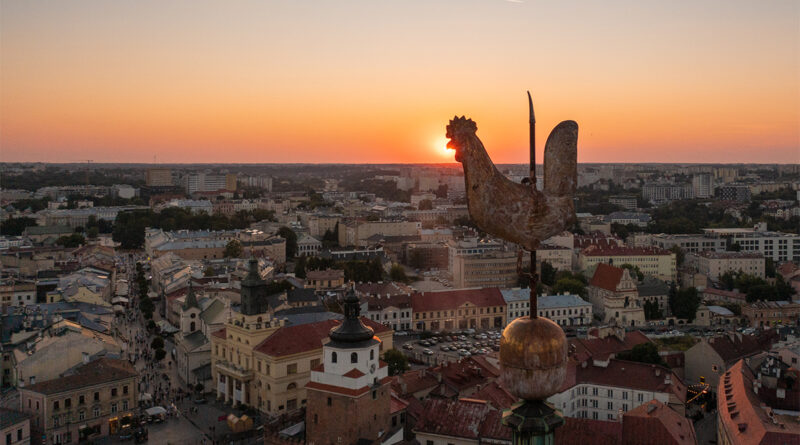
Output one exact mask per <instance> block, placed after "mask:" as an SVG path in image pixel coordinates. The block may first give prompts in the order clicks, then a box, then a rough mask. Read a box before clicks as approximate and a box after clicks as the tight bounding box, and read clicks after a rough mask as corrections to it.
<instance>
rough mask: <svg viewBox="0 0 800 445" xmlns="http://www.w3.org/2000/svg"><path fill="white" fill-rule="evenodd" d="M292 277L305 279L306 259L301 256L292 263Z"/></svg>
mask: <svg viewBox="0 0 800 445" xmlns="http://www.w3.org/2000/svg"><path fill="white" fill-rule="evenodd" d="M294 276H296V277H297V278H305V277H306V257H304V256H301V257H299V258H298V259H297V260H295V262H294Z"/></svg>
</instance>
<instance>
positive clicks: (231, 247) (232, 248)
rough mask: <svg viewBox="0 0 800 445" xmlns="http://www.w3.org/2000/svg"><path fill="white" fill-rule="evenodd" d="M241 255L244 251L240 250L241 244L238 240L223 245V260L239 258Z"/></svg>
mask: <svg viewBox="0 0 800 445" xmlns="http://www.w3.org/2000/svg"><path fill="white" fill-rule="evenodd" d="M242 253H244V249H243V248H242V242H241V241H239V240H238V239H234V240H230V241H228V244H226V245H225V251H224V255H225V258H241V256H242Z"/></svg>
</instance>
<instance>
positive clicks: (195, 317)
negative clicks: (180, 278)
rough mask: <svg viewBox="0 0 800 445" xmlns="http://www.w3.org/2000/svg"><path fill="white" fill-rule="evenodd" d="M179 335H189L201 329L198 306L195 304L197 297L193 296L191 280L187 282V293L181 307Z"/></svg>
mask: <svg viewBox="0 0 800 445" xmlns="http://www.w3.org/2000/svg"><path fill="white" fill-rule="evenodd" d="M180 324H181V334H183V335H189V334H191V333H192V332H194V331H196V330H199V329H201V327H200V305H199V304H198V303H197V296H195V294H194V288H193V287H192V282H191V280H190V281H189V291H188V292H187V293H186V299H185V300H184V301H183V306H181V322H180Z"/></svg>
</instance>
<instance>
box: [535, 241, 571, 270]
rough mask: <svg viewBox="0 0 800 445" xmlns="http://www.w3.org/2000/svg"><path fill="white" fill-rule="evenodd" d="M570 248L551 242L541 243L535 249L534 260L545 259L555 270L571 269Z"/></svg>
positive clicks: (543, 260) (540, 260) (542, 260)
mask: <svg viewBox="0 0 800 445" xmlns="http://www.w3.org/2000/svg"><path fill="white" fill-rule="evenodd" d="M572 256H573V252H572V249H569V248H566V247H562V246H556V245H552V244H542V245H540V247H539V248H538V249H536V261H538V262H540V263H542V262H545V261H547V262H548V263H549V264H550V265H551V266H553V268H554V269H555V270H565V271H570V272H571V271H572Z"/></svg>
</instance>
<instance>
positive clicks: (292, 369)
mask: <svg viewBox="0 0 800 445" xmlns="http://www.w3.org/2000/svg"><path fill="white" fill-rule="evenodd" d="M286 374H297V363H292V364H290V365H286Z"/></svg>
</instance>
